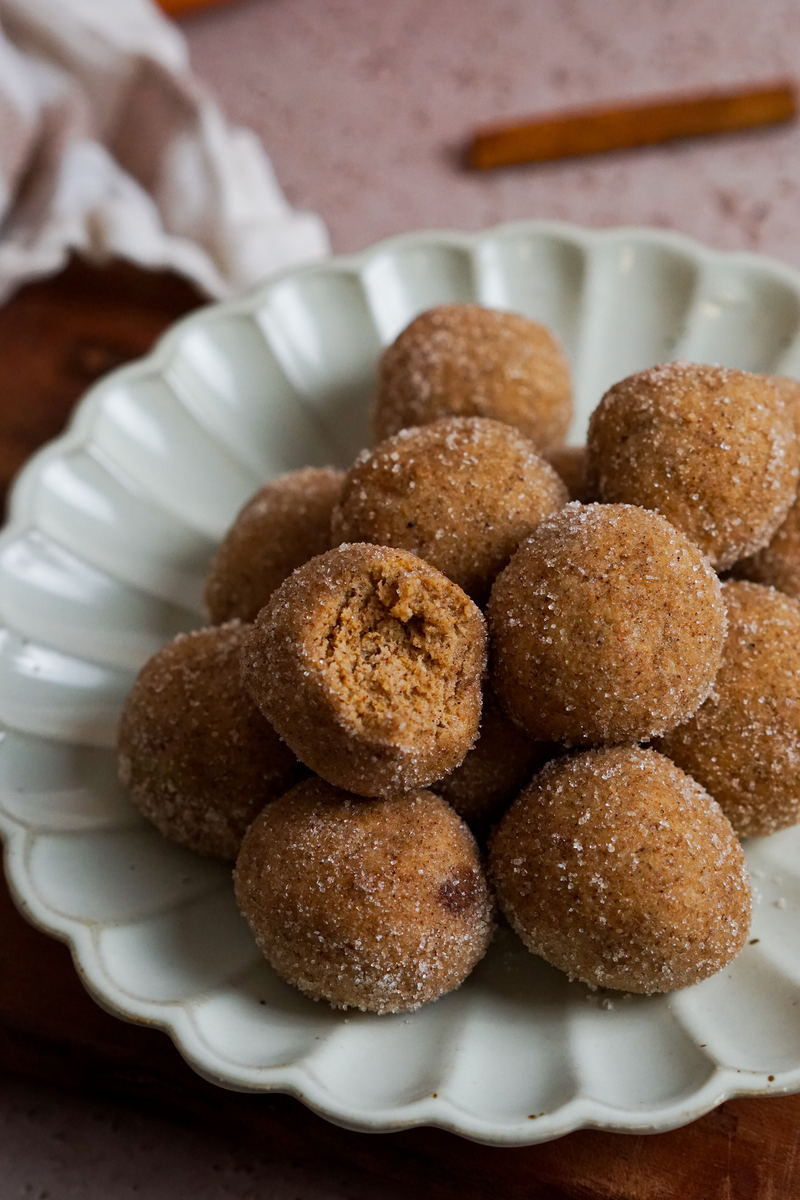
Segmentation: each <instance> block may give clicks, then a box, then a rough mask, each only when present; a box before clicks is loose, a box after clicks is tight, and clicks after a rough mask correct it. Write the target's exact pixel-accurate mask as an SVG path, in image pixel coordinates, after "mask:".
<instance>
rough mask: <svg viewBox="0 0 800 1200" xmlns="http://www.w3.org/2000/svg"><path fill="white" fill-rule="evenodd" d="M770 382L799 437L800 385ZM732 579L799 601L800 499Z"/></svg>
mask: <svg viewBox="0 0 800 1200" xmlns="http://www.w3.org/2000/svg"><path fill="white" fill-rule="evenodd" d="M767 379H768V380H769V382H770V383H771V384H772V386H773V387H774V388H775V390H776V391H777V393H778V395H779V396H780V397H781V399H782V400H783V402H784V404H785V406H786V410H787V412H788V413H789V415H790V416H791V418H792V421H793V422H794V427H795V433H797V431H798V429H800V383H798V382H797V380H796V379H789V378H787V377H786V376H785V375H768V376H767ZM733 575H734V576H735V577H736V578H737V579H749V580H751V581H752V582H753V583H765V584H768V585H769V586H770V587H774V588H777V589H778V591H779V592H785V593H786V595H787V596H792V597H794V599H795V600H800V497H796V498H795V501H794V503H793V504H792V507H791V508H790V509H789V511H788V513H787V514H786V517H785V519H784V521H783V524H781V525H779V526H778V528H777V530H776V531H775V533H774V534H773V535H772V540H771V541H770V543H769V545H767V546H764V548H763V549H762V550H757V551H756V553H755V554H751V555H750V557H749V558H743V559H741V560H740V561H739V562H737V563H736V565H735V566H734V568H733Z"/></svg>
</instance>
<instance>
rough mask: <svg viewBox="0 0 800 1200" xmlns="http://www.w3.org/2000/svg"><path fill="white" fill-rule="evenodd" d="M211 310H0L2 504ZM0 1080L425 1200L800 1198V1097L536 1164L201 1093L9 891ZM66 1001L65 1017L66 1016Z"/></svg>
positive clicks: (112, 280) (113, 280)
mask: <svg viewBox="0 0 800 1200" xmlns="http://www.w3.org/2000/svg"><path fill="white" fill-rule="evenodd" d="M200 302H201V301H200V298H199V297H198V296H197V294H196V293H195V292H194V291H193V290H192V289H191V288H190V287H189V285H187V284H185V283H183V282H182V281H181V280H178V279H176V278H175V277H173V276H170V275H166V274H162V275H150V274H146V273H144V272H140V271H138V270H136V269H135V268H133V267H130V266H125V265H123V264H115V265H114V266H113V267H111V268H108V269H106V270H104V271H95V270H93V269H91V268H89V267H87V266H84V265H81V264H78V263H75V264H72V265H71V266H70V267H69V268H68V269H67V270H66V271H65V272H63V273H62V275H60V276H59V277H58V278H56V279H54V280H51V281H48V282H45V283H38V284H35V285H32V286H30V287H28V288H26V289H24V290H23V291H22V292H20V293H19V294H18V295H17V296H16V297H15V298H14V299H13V300H12V301H11V302H10V303H9V304H7V305H6V306H5V307H4V308H0V362H2V363H3V392H2V395H3V400H2V404H0V489H4V488H5V487H6V486H7V484H8V480H9V478H10V476H11V474H12V473H13V471H14V470H16V468H17V467H18V466H19V465H20V464H21V462H22V461H23V460H24V459H25V457H26V456H27V455H28V454H29V453H30V452H31V451H32V450H33V449H34V448H35V447H36V446H37V445H38V444H39V443H40V442H42V441H45V440H47V439H48V438H50V437H52V436H53V435H54V434H55V433H57V432H58V430H59V429H61V428H62V427H63V425H64V423H65V421H66V419H67V416H68V413H69V410H70V408H71V406H72V404H73V403H74V401H75V400H76V399H77V398H78V397H79V395H80V394H81V393H82V392H83V391H84V390H85V388H86V386H87V385H88V384H89V383H90V382H91V381H92V380H93V379H94V378H95V377H97V376H98V375H100V374H102V373H103V372H104V371H106V370H107V369H109V368H110V367H112V366H114V365H117V364H118V363H121V362H123V361H126V360H127V359H130V358H134V357H136V356H137V355H140V354H143V353H144V352H145V351H146V350H147V349H148V348H149V346H150V345H151V343H152V341H153V340H154V338H155V337H156V336H157V335H158V334H159V333H160V332H161V330H162V329H163V328H165V327H166V326H167V325H168V324H170V323H171V322H172V321H173V320H174V319H175V318H176V317H178V316H180V315H181V314H182V313H184V312H186V311H188V310H189V309H190V308H192V307H194V306H196V305H197V304H198V303H200ZM0 947H2V952H1V953H0V1069H5V1070H7V1071H13V1072H17V1073H20V1074H23V1075H27V1076H31V1077H35V1078H37V1079H42V1080H47V1081H49V1082H51V1083H54V1084H57V1085H62V1086H64V1087H72V1088H80V1089H83V1090H89V1091H92V1092H96V1093H105V1094H111V1095H114V1096H117V1097H121V1098H124V1099H126V1100H127V1101H129V1102H133V1103H135V1104H138V1105H142V1106H143V1107H146V1109H147V1110H148V1111H149V1112H151V1113H152V1112H153V1111H154V1110H155V1111H161V1112H164V1113H165V1114H169V1115H171V1116H173V1117H174V1116H175V1115H176V1114H177V1115H179V1116H181V1117H183V1118H185V1119H187V1120H191V1121H193V1122H202V1123H205V1124H207V1125H208V1126H209V1127H210V1128H213V1129H215V1130H216V1131H217V1132H220V1131H224V1132H226V1133H227V1134H228V1135H229V1136H230V1137H231V1138H232V1139H236V1140H238V1141H240V1142H241V1143H249V1144H252V1145H257V1146H260V1147H264V1146H269V1147H270V1148H271V1149H272V1150H273V1151H274V1152H275V1153H278V1154H281V1155H283V1156H285V1157H286V1158H287V1159H292V1158H295V1159H298V1158H299V1159H302V1160H303V1161H308V1160H309V1158H313V1159H314V1160H315V1161H316V1162H317V1163H318V1164H319V1165H320V1166H322V1167H324V1166H326V1165H333V1164H336V1166H337V1167H341V1166H344V1167H345V1168H346V1169H349V1170H352V1171H353V1172H354V1174H355V1173H358V1174H359V1175H360V1176H361V1177H363V1176H364V1174H365V1173H367V1174H371V1175H374V1176H375V1177H376V1178H378V1177H380V1178H388V1177H390V1178H394V1179H396V1180H398V1181H399V1182H400V1184H401V1185H402V1186H404V1187H405V1188H406V1189H407V1191H408V1194H409V1195H419V1196H423V1197H425V1198H426V1200H472V1198H475V1200H477V1198H478V1197H485V1196H486V1195H489V1194H494V1195H497V1196H498V1197H501V1198H502V1200H517V1198H519V1200H522V1198H523V1197H524V1198H525V1200H672V1198H673V1197H680V1200H783V1198H784V1197H786V1198H787V1200H788V1198H794V1197H798V1196H800V1156H799V1155H798V1143H799V1142H800V1096H794V1097H785V1098H783V1097H782V1098H776V1099H769V1100H738V1101H731V1102H729V1103H727V1104H724V1105H723V1106H722V1107H720V1108H718V1109H717V1110H716V1111H715V1112H713V1113H710V1114H709V1115H708V1116H706V1117H704V1118H703V1119H702V1120H700V1121H696V1122H695V1123H694V1124H693V1125H690V1126H687V1127H686V1128H684V1129H681V1130H676V1131H674V1132H672V1133H666V1134H657V1135H651V1136H636V1137H632V1136H624V1135H614V1134H606V1133H599V1132H592V1131H583V1132H580V1133H575V1134H571V1135H569V1136H568V1137H565V1138H562V1139H560V1140H559V1141H556V1142H550V1143H548V1144H546V1145H543V1146H532V1147H528V1148H525V1149H513V1150H501V1149H495V1148H491V1147H485V1146H477V1145H475V1144H473V1143H470V1142H466V1141H464V1140H462V1139H460V1138H456V1137H454V1136H452V1135H449V1134H444V1133H441V1132H439V1131H437V1130H430V1129H417V1130H409V1131H408V1132H405V1133H401V1134H391V1135H374V1134H358V1133H351V1132H349V1131H345V1130H340V1129H337V1128H336V1127H335V1126H333V1125H330V1124H328V1123H327V1122H325V1121H323V1120H321V1119H320V1118H318V1117H316V1116H314V1115H313V1114H312V1113H309V1112H308V1111H307V1110H306V1109H304V1108H303V1107H302V1106H301V1105H300V1104H299V1103H297V1102H296V1101H294V1100H291V1099H289V1098H287V1097H283V1096H266V1095H264V1096H248V1095H238V1094H236V1093H231V1092H227V1091H224V1090H223V1089H222V1088H217V1087H214V1085H213V1084H210V1083H207V1082H205V1081H204V1080H202V1079H200V1078H199V1077H197V1076H196V1075H195V1074H194V1073H193V1072H192V1070H191V1069H190V1068H189V1067H188V1066H187V1065H186V1064H185V1063H184V1062H183V1060H182V1059H181V1058H180V1056H179V1054H178V1053H177V1051H176V1050H175V1048H174V1047H173V1046H172V1045H171V1043H170V1042H169V1041H168V1039H167V1038H166V1036H165V1035H164V1034H162V1033H160V1032H158V1031H156V1030H153V1029H149V1028H142V1027H139V1026H134V1025H129V1024H126V1023H124V1022H122V1021H120V1020H118V1019H116V1018H115V1017H112V1016H110V1015H109V1014H107V1013H105V1012H104V1011H103V1010H102V1009H100V1008H99V1007H98V1006H97V1005H96V1004H95V1003H94V1001H93V1000H92V999H91V998H90V997H89V996H88V995H87V993H86V992H85V991H84V989H83V987H82V985H81V983H80V981H79V979H78V976H77V974H76V972H75V970H74V968H73V966H72V962H71V959H70V955H69V952H68V950H67V949H66V947H64V946H62V945H60V944H59V943H58V942H56V941H54V940H53V939H51V938H48V937H46V936H44V935H43V934H41V933H39V932H38V931H37V930H35V929H33V928H32V927H30V926H29V925H26V923H25V922H24V921H23V919H22V918H21V917H20V916H19V914H18V913H17V912H16V910H15V909H14V907H13V905H12V903H11V900H10V898H9V896H8V893H7V891H6V889H5V888H4V887H3V886H2V885H0ZM53 996H57V997H58V1004H57V1005H54V1004H53V999H52V998H53Z"/></svg>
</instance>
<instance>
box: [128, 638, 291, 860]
mask: <svg viewBox="0 0 800 1200" xmlns="http://www.w3.org/2000/svg"><path fill="white" fill-rule="evenodd" d="M246 628H247V627H246V626H244V625H242V624H240V623H239V622H238V621H232V622H230V623H229V624H227V625H220V626H217V627H215V628H212V629H198V630H196V631H195V632H194V633H189V634H183V633H182V634H179V635H178V637H176V638H175V639H174V641H172V642H169V643H168V644H167V645H166V646H164V647H162V649H161V650H159V651H158V653H157V654H154V655H153V657H152V658H151V659H149V660H148V661H147V662H146V663H145V665H144V667H143V668H142V670H141V671H140V672H139V675H138V677H137V679H136V682H135V684H134V685H133V689H132V691H131V693H130V695H129V696H128V698H127V700H126V701H125V706H124V708H123V710H122V718H121V720H120V726H119V734H118V748H119V777H120V780H121V782H122V783H123V785H124V786H125V787H126V788H128V789H129V790H130V793H131V798H132V800H133V802H134V804H135V805H136V807H137V808H138V809H139V811H140V812H141V813H142V815H143V816H145V817H146V818H147V820H148V821H151V822H152V823H153V825H155V827H156V829H158V830H159V832H160V833H163V835H164V837H167V838H169V839H170V840H171V841H173V842H179V843H180V844H181V845H182V846H188V847H189V849H190V850H197V851H198V852H199V853H200V854H208V855H211V856H213V857H215V858H225V859H234V858H236V855H237V854H238V852H239V845H240V843H241V840H242V838H243V836H244V831H245V829H247V826H248V825H249V824H250V822H251V821H252V820H253V818H254V817H255V816H256V814H257V813H259V812H260V811H261V809H262V808H263V807H264V805H265V804H267V803H269V802H270V801H271V800H274V799H275V798H276V797H277V796H280V795H281V793H282V792H285V791H286V790H287V788H290V787H291V786H292V785H293V784H294V783H296V782H297V780H298V779H300V778H301V777H302V776H303V775H304V774H306V772H305V770H304V768H303V767H302V766H301V765H300V763H299V762H298V761H297V758H296V757H295V755H294V754H292V752H291V750H290V749H289V747H288V746H286V745H284V743H283V742H282V741H281V739H280V738H279V737H278V735H277V733H276V732H275V730H274V729H273V728H272V726H271V725H269V724H268V723H267V721H265V720H264V718H263V717H262V715H261V713H260V712H259V711H258V709H257V708H256V706H255V704H253V702H252V700H251V699H250V697H249V696H248V695H247V692H246V691H245V690H244V688H243V687H242V684H241V680H240V678H239V655H240V651H241V646H242V640H243V638H244V636H245V633H246Z"/></svg>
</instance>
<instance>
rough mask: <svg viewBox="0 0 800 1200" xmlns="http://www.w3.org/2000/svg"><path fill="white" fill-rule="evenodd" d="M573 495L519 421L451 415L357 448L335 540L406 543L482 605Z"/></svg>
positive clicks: (336, 514)
mask: <svg viewBox="0 0 800 1200" xmlns="http://www.w3.org/2000/svg"><path fill="white" fill-rule="evenodd" d="M567 500H568V495H567V490H566V488H565V487H564V485H563V483H562V482H561V480H560V479H559V478H558V476H557V475H556V473H555V471H554V470H553V468H552V467H551V466H549V465H548V463H546V462H545V461H544V459H541V458H539V457H538V456H537V454H536V452H535V450H534V447H533V446H532V445H531V443H530V442H529V441H528V440H527V438H524V437H522V436H521V434H519V433H518V432H517V431H516V430H515V429H512V428H511V427H510V426H509V425H503V424H501V423H500V422H499V421H485V420H481V419H480V418H478V417H469V418H461V417H450V418H448V419H445V420H443V421H436V422H435V423H434V424H431V425H425V426H423V427H422V428H420V429H405V430H403V431H402V432H401V433H399V434H398V435H397V436H396V437H393V438H389V440H388V441H385V442H382V443H381V445H380V446H377V447H376V448H375V449H374V450H372V451H365V452H364V453H363V454H362V455H360V457H359V458H358V459H357V460H356V462H355V464H354V466H352V467H351V468H350V470H349V471H348V472H347V477H346V479H345V484H344V489H343V491H342V499H341V502H340V503H339V506H338V507H337V508H336V509H335V510H334V514H333V523H332V528H333V540H334V542H338V541H348V542H373V543H375V544H377V545H381V546H396V547H398V548H399V549H403V550H410V551H411V553H412V554H417V555H419V557H420V558H424V559H425V561H426V562H429V563H430V564H431V566H434V567H436V568H437V570H439V571H441V572H442V573H443V574H445V575H446V576H447V577H448V579H452V580H453V581H454V582H455V583H457V584H458V585H459V587H462V588H463V589H464V591H465V592H467V594H468V595H470V596H472V598H473V600H475V601H476V602H478V603H481V602H482V601H483V600H485V599H486V597H487V596H488V595H489V591H490V589H491V586H492V583H493V581H494V579H495V577H496V575H497V574H498V572H499V571H501V570H502V569H503V567H504V566H505V565H506V563H507V562H508V560H509V559H510V558H511V555H512V554H513V553H514V551H515V550H516V548H517V546H518V545H519V544H520V542H521V541H523V540H524V538H526V537H527V536H528V534H529V533H532V532H533V530H534V529H535V528H536V526H537V525H538V524H539V522H540V521H541V519H542V517H544V516H545V515H546V514H547V513H549V512H555V511H557V510H558V509H559V508H561V507H562V506H563V505H564V504H566V503H567Z"/></svg>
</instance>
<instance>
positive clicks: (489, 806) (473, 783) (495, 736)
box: [431, 689, 556, 837]
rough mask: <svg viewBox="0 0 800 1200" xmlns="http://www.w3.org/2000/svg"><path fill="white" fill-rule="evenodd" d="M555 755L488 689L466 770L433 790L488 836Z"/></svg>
mask: <svg viewBox="0 0 800 1200" xmlns="http://www.w3.org/2000/svg"><path fill="white" fill-rule="evenodd" d="M555 752H556V751H555V747H554V746H553V745H551V744H550V743H549V742H534V741H533V740H532V738H529V737H528V736H527V734H525V733H523V732H522V730H521V729H518V728H517V726H516V725H515V724H514V722H513V721H511V720H509V718H508V717H507V716H506V714H505V713H504V712H503V710H502V709H501V707H500V705H499V704H498V703H497V700H496V699H495V697H494V694H493V692H492V691H491V689H487V690H486V691H485V692H484V696H483V715H482V716H481V731H480V737H479V738H478V741H477V742H476V743H475V745H474V746H473V747H472V749H471V750H470V752H469V754H468V755H467V757H466V758H465V759H464V761H463V762H462V764H461V766H460V767H456V769H455V771H453V772H451V774H450V775H447V776H446V777H445V778H444V779H440V780H439V781H438V782H436V783H432V784H431V791H432V792H436V794H437V796H442V797H443V799H445V800H446V801H447V802H448V804H451V805H452V806H453V808H454V809H455V810H456V812H457V813H458V815H459V816H460V817H463V819H464V820H465V821H466V822H467V824H468V825H469V827H470V829H471V830H472V831H473V833H474V834H475V835H476V836H478V837H483V836H485V834H486V833H488V831H489V829H490V828H491V826H492V825H494V823H495V822H496V821H497V820H499V818H500V817H501V816H502V815H503V812H504V811H505V810H506V808H508V806H509V804H510V803H511V801H512V800H513V799H514V797H515V796H516V795H517V793H518V792H519V790H520V788H522V786H523V785H524V784H526V783H527V782H528V780H529V779H530V778H531V776H532V775H533V773H534V771H536V770H538V769H539V768H540V767H542V766H544V764H545V763H546V762H547V760H548V759H549V758H552V757H553V755H554V753H555Z"/></svg>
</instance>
